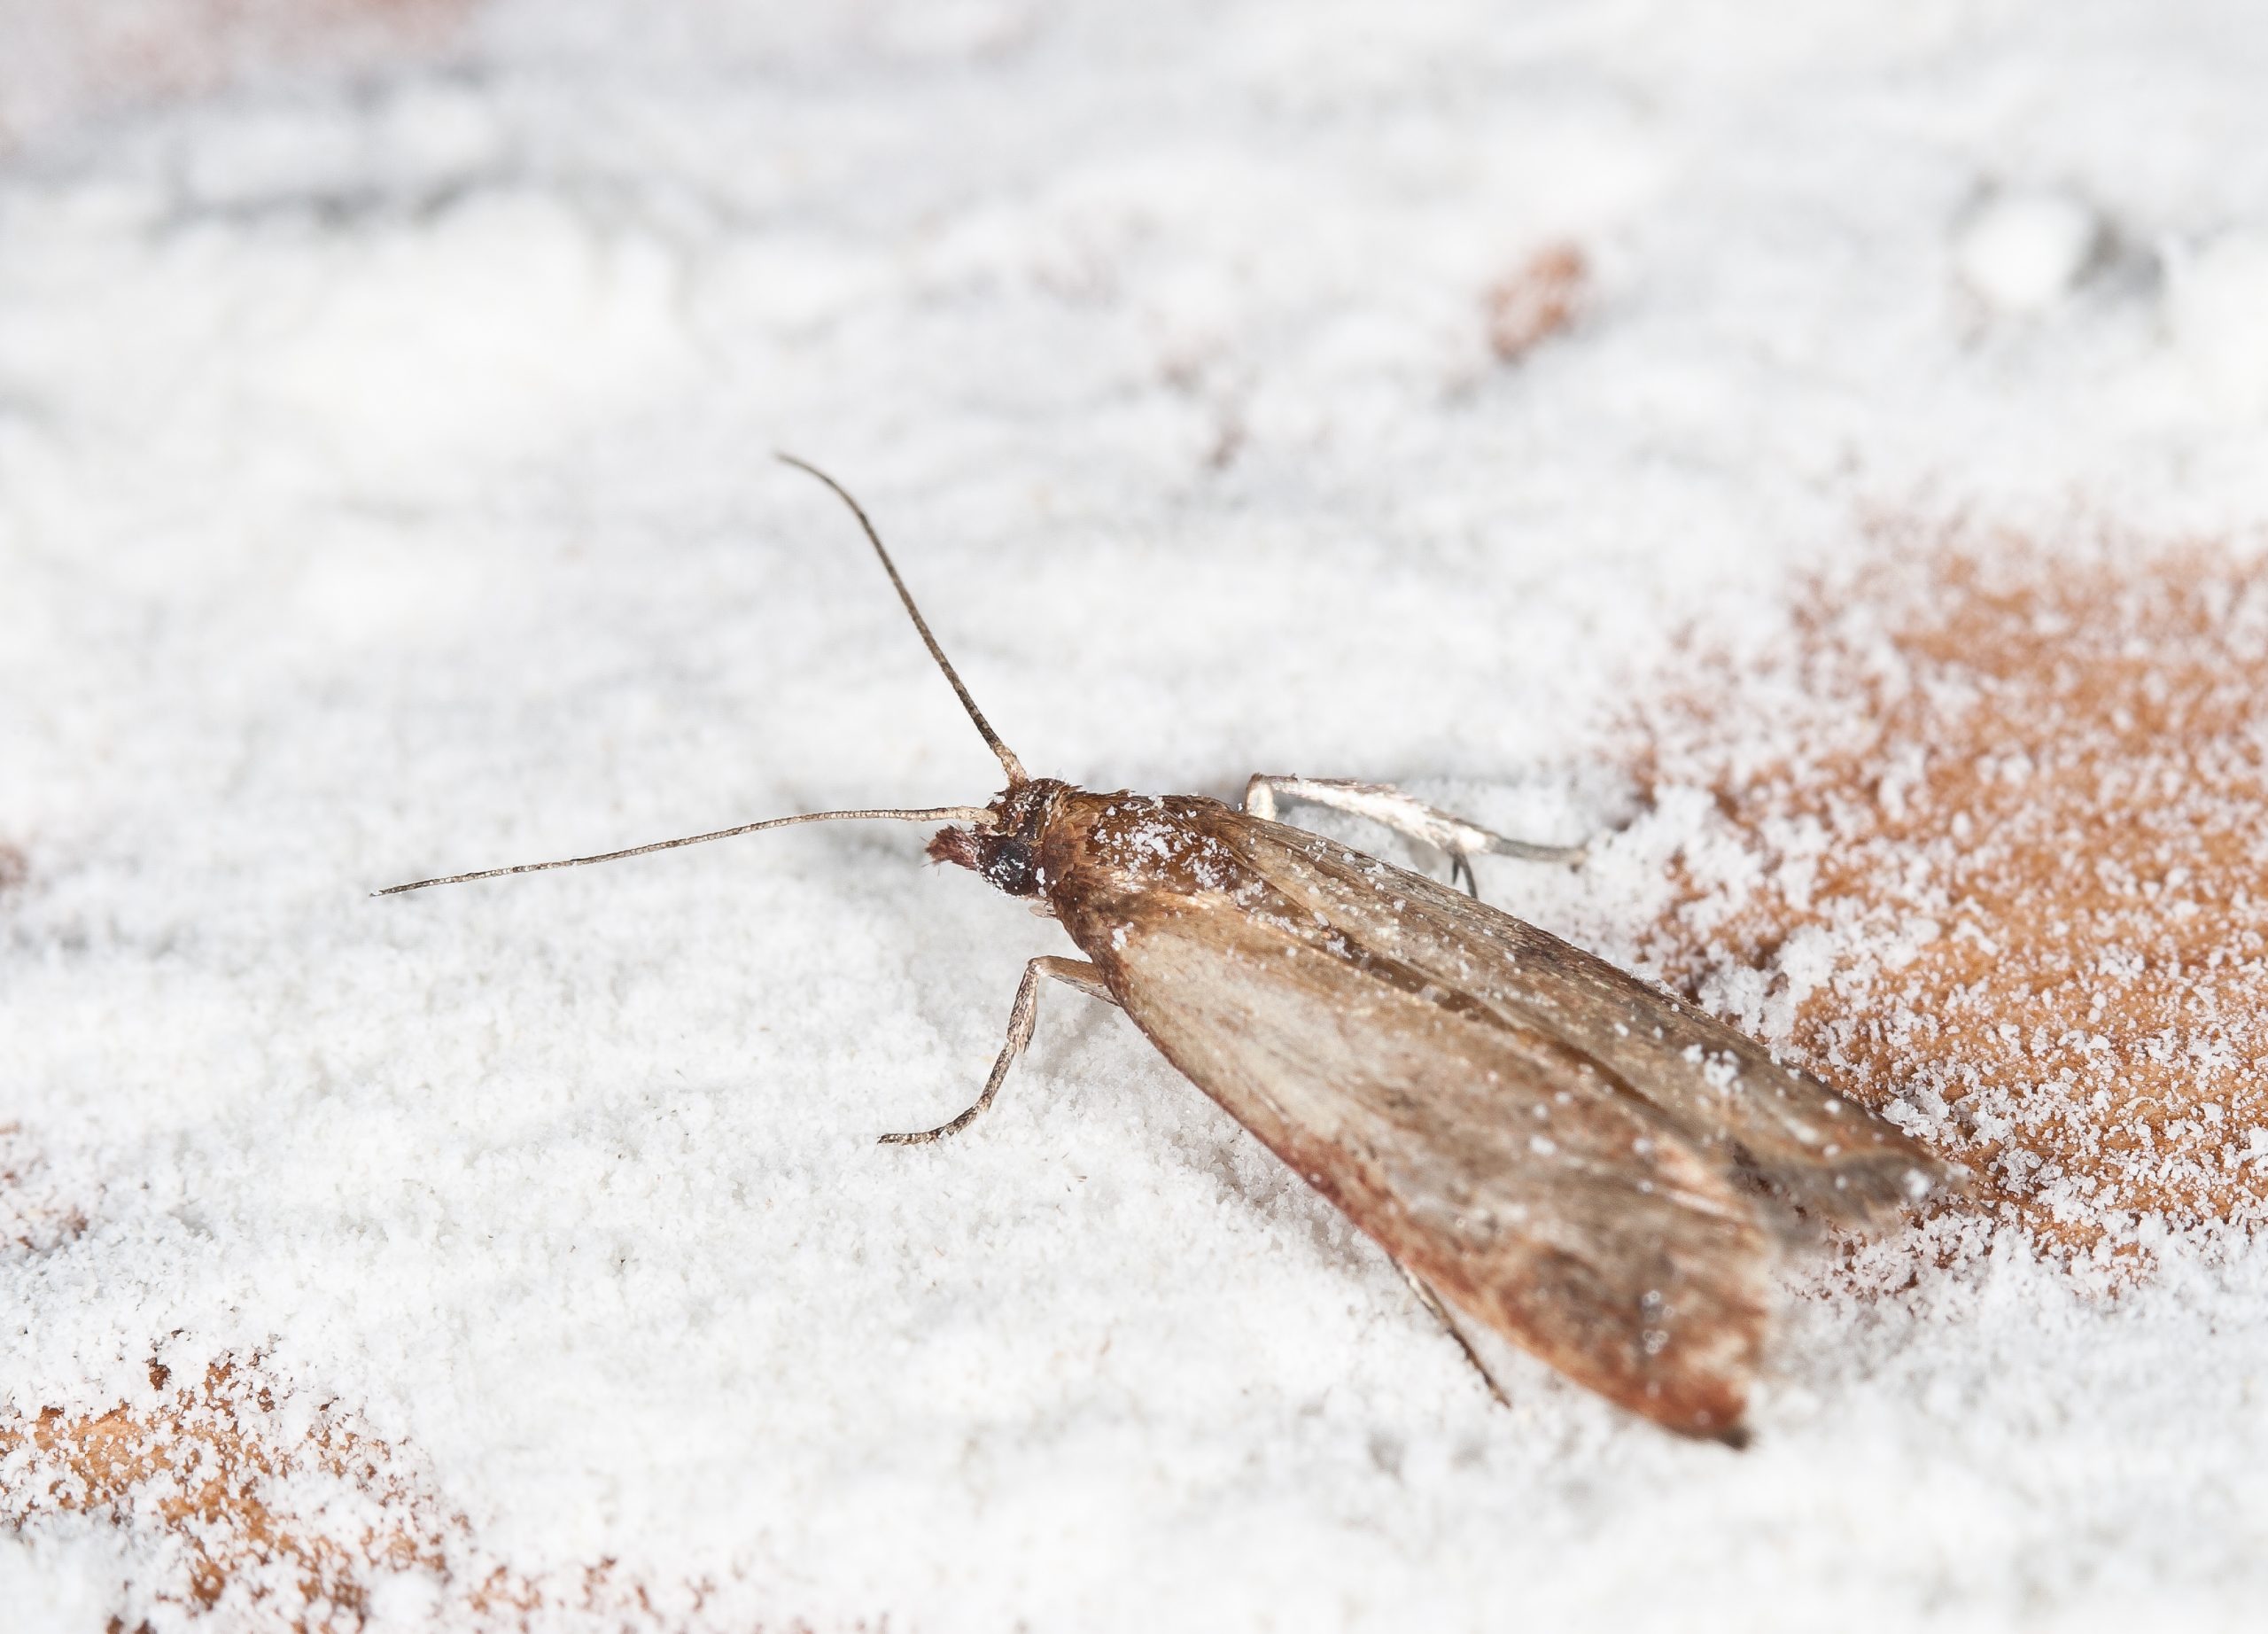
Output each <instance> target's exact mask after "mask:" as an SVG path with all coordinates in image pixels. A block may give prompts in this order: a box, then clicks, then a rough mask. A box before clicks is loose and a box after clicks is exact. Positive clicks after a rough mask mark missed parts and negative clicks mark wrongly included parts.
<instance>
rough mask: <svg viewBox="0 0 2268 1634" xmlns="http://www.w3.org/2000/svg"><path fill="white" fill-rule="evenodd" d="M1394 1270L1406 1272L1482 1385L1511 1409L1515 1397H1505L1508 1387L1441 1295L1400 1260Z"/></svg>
mask: <svg viewBox="0 0 2268 1634" xmlns="http://www.w3.org/2000/svg"><path fill="white" fill-rule="evenodd" d="M1394 1269H1395V1270H1396V1271H1398V1272H1401V1273H1402V1280H1403V1281H1404V1282H1407V1283H1408V1284H1410V1292H1411V1293H1413V1294H1415V1295H1417V1303H1419V1304H1421V1305H1423V1306H1425V1309H1426V1310H1428V1311H1432V1312H1433V1317H1434V1319H1435V1320H1437V1321H1438V1322H1440V1323H1441V1326H1442V1327H1444V1328H1446V1329H1448V1330H1449V1337H1450V1338H1452V1339H1454V1340H1456V1348H1457V1349H1458V1350H1462V1351H1464V1359H1465V1360H1466V1361H1468V1362H1471V1363H1472V1371H1473V1372H1475V1373H1479V1374H1480V1382H1481V1383H1483V1384H1485V1385H1487V1387H1488V1394H1490V1395H1491V1396H1493V1397H1495V1398H1496V1404H1497V1405H1498V1406H1500V1407H1509V1406H1511V1404H1512V1398H1511V1397H1509V1396H1507V1395H1505V1394H1504V1387H1503V1385H1501V1384H1499V1383H1497V1382H1496V1375H1495V1373H1490V1372H1489V1371H1488V1364H1487V1363H1486V1362H1484V1361H1482V1360H1481V1359H1480V1351H1478V1350H1474V1349H1473V1348H1472V1340H1470V1339H1468V1338H1466V1337H1465V1336H1464V1328H1463V1327H1460V1326H1459V1325H1458V1323H1457V1319H1456V1317H1454V1316H1452V1315H1450V1314H1449V1306H1448V1305H1447V1304H1445V1303H1442V1301H1441V1296H1440V1295H1439V1294H1436V1293H1435V1292H1433V1289H1432V1288H1429V1287H1427V1286H1426V1284H1425V1280H1424V1279H1422V1278H1421V1277H1419V1276H1418V1274H1417V1272H1414V1271H1412V1270H1410V1267H1409V1266H1407V1265H1405V1264H1402V1262H1401V1261H1400V1260H1395V1261H1394Z"/></svg>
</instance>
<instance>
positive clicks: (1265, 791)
mask: <svg viewBox="0 0 2268 1634" xmlns="http://www.w3.org/2000/svg"><path fill="white" fill-rule="evenodd" d="M1279 799H1285V800H1305V801H1306V802H1308V804H1309V805H1327V806H1330V807H1331V808H1332V810H1334V811H1341V812H1347V813H1351V814H1352V815H1354V816H1356V817H1367V818H1369V819H1370V820H1371V821H1372V822H1377V823H1383V824H1385V825H1386V827H1387V828H1389V829H1393V830H1394V832H1395V833H1397V834H1401V835H1406V836H1409V837H1410V839H1413V840H1418V841H1422V842H1423V843H1425V844H1428V845H1431V846H1433V847H1434V848H1435V849H1436V850H1439V851H1441V852H1445V853H1447V855H1448V857H1449V880H1450V883H1453V884H1458V885H1462V886H1464V889H1465V890H1466V891H1467V892H1469V893H1470V894H1471V895H1472V896H1475V897H1478V896H1479V895H1480V881H1479V880H1477V879H1475V878H1474V877H1473V873H1472V859H1473V858H1474V857H1475V856H1477V855H1479V854H1480V852H1493V853H1495V855H1497V856H1500V857H1518V858H1521V859H1523V860H1526V861H1529V862H1560V863H1565V864H1567V865H1568V866H1570V867H1573V865H1575V864H1577V863H1579V862H1581V861H1582V860H1583V847H1582V846H1581V845H1540V844H1536V843H1535V842H1534V841H1532V840H1516V839H1513V838H1511V836H1507V835H1503V834H1498V833H1497V832H1495V830H1494V829H1484V828H1482V827H1481V826H1480V824H1479V823H1477V822H1471V821H1467V820H1466V819H1464V818H1463V817H1459V816H1457V815H1456V813H1453V812H1445V811H1443V810H1441V807H1439V806H1437V805H1427V804H1426V803H1425V801H1423V800H1421V799H1419V798H1417V796H1415V795H1413V794H1409V793H1405V792H1404V791H1403V790H1400V789H1397V788H1395V787H1394V785H1393V784H1392V783H1363V782H1354V781H1352V780H1350V779H1348V778H1342V777H1277V776H1270V775H1267V774H1258V775H1255V776H1254V778H1253V779H1252V781H1251V782H1248V783H1247V784H1246V785H1245V789H1244V809H1245V810H1246V811H1247V812H1248V813H1251V814H1252V815H1253V816H1254V817H1260V818H1266V819H1270V820H1272V819H1273V818H1274V817H1275V815H1276V803H1277V801H1278V800H1279Z"/></svg>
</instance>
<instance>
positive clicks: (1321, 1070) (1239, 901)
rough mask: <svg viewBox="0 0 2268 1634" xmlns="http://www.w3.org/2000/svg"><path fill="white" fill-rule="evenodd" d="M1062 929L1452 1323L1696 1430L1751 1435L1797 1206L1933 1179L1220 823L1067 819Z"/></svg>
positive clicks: (1878, 1205)
mask: <svg viewBox="0 0 2268 1634" xmlns="http://www.w3.org/2000/svg"><path fill="white" fill-rule="evenodd" d="M1048 826H1049V833H1048V836H1047V839H1046V841H1045V844H1044V854H1043V859H1042V860H1043V866H1044V872H1045V878H1046V882H1047V883H1046V890H1047V894H1048V896H1049V899H1050V900H1051V902H1052V905H1053V906H1054V907H1055V910H1056V912H1057V914H1058V915H1059V916H1060V918H1061V920H1062V922H1063V923H1064V926H1065V928H1066V929H1067V930H1068V931H1069V932H1070V934H1071V936H1072V938H1073V939H1074V940H1075V941H1076V942H1077V943H1078V944H1079V945H1080V947H1081V948H1082V949H1083V950H1084V952H1085V953H1086V954H1087V956H1088V957H1089V958H1090V959H1091V960H1092V961H1094V962H1095V963H1096V964H1097V965H1098V966H1099V968H1100V969H1101V970H1102V972H1103V975H1104V977H1105V979H1106V980H1107V982H1108V983H1109V985H1110V988H1111V991H1112V992H1113V993H1114V994H1115V996H1116V997H1117V999H1118V1000H1119V1002H1120V1003H1121V1004H1122V1005H1123V1006H1124V1007H1125V1008H1126V1011H1127V1013H1128V1014H1129V1015H1131V1016H1132V1017H1133V1018H1134V1021H1135V1022H1136V1023H1137V1024H1138V1025H1139V1026H1140V1027H1141V1029H1142V1030H1143V1031H1144V1032H1146V1034H1148V1035H1149V1037H1150V1039H1152V1040H1153V1042H1154V1043H1155V1044H1156V1045H1157V1046H1158V1047H1159V1048H1160V1049H1161V1050H1162V1051H1163V1052H1164V1053H1165V1054H1166V1056H1167V1057H1168V1059H1169V1060H1170V1061H1172V1062H1173V1063H1174V1065H1175V1066H1177V1068H1179V1069H1180V1070H1182V1072H1183V1073H1184V1074H1185V1075H1186V1076H1187V1077H1188V1078H1190V1079H1191V1080H1192V1082H1194V1083H1195V1084H1197V1085H1199V1086H1200V1088H1202V1089H1203V1090H1205V1091H1206V1093H1208V1094H1210V1095H1211V1096H1212V1097H1213V1098H1214V1099H1215V1100H1216V1101H1219V1102H1220V1103H1221V1104H1222V1106H1223V1107H1224V1108H1226V1109H1228V1111H1229V1112H1230V1113H1231V1115H1232V1116H1233V1117H1236V1119H1237V1120H1238V1121H1239V1123H1241V1124H1244V1125H1245V1126H1246V1127H1247V1129H1250V1130H1251V1131H1252V1132H1254V1134H1256V1135H1258V1136H1259V1137H1260V1138H1261V1140H1263V1141H1265V1142H1266V1143H1267V1145H1268V1146H1269V1147H1270V1148H1271V1149H1273V1150H1274V1151H1275V1152H1276V1153H1277V1154H1278V1155H1279V1156H1281V1157H1282V1158H1283V1159H1284V1160H1285V1162H1286V1163H1290V1164H1291V1165H1292V1166H1293V1168H1294V1169H1295V1170H1297V1171H1299V1172H1300V1173H1301V1174H1302V1175H1304V1176H1305V1177H1306V1178H1307V1179H1309V1182H1310V1183H1311V1184H1313V1185H1314V1186H1315V1187H1317V1190H1319V1191H1321V1192H1322V1193H1323V1194H1324V1195H1325V1196H1327V1197H1329V1198H1330V1199H1331V1200H1332V1202H1334V1203H1336V1204H1337V1205H1338V1206H1339V1207H1340V1209H1342V1210H1345V1211H1346V1213H1347V1214H1348V1217H1349V1218H1352V1219H1353V1220H1354V1221H1355V1224H1356V1225H1360V1226H1361V1227H1362V1228H1363V1230H1364V1231H1365V1232H1367V1233H1370V1234H1371V1236H1372V1237H1374V1238H1376V1239H1377V1240H1378V1241H1379V1242H1380V1243H1381V1244H1382V1245H1383V1246H1384V1247H1385V1248H1386V1251H1387V1252H1388V1253H1390V1254H1392V1255H1393V1256H1394V1258H1395V1259H1397V1260H1399V1261H1401V1262H1402V1264H1404V1265H1406V1266H1408V1267H1409V1268H1410V1270H1411V1271H1413V1272H1417V1274H1418V1275H1419V1276H1420V1277H1422V1278H1423V1279H1424V1280H1425V1281H1427V1282H1429V1283H1431V1284H1432V1285H1433V1287H1434V1288H1436V1289H1437V1290H1438V1291H1439V1292H1440V1293H1441V1295H1442V1296H1443V1297H1445V1298H1446V1299H1448V1300H1449V1302H1450V1303H1452V1304H1454V1305H1455V1306H1456V1307H1457V1308H1458V1309H1459V1310H1461V1311H1464V1312H1465V1313H1466V1314H1468V1315H1469V1316H1472V1317H1473V1318H1475V1319H1479V1320H1480V1321H1482V1322H1485V1323H1487V1325H1488V1326H1489V1327H1492V1328H1494V1329H1495V1331H1496V1332H1498V1333H1499V1334H1503V1336H1504V1337H1505V1338H1507V1339H1509V1340H1511V1341H1512V1342H1514V1343H1516V1344H1518V1345H1520V1346H1522V1347H1523V1348H1524V1349H1526V1350H1529V1351H1531V1352H1533V1353H1534V1355H1536V1356H1538V1357H1540V1358H1542V1359H1543V1360H1545V1361H1547V1362H1549V1363H1550V1364H1551V1365H1552V1366H1555V1367H1557V1368H1558V1369H1559V1370H1560V1371H1561V1372H1563V1373H1566V1374H1567V1375H1568V1376H1569V1377H1571V1378H1573V1379H1574V1380H1576V1381H1578V1382H1580V1383H1581V1384H1584V1385H1586V1386H1588V1388H1590V1389H1594V1390H1596V1391H1598V1392H1599V1393H1600V1394H1601V1395H1604V1396H1605V1397H1608V1398H1609V1399H1610V1400H1612V1401H1614V1402H1617V1403H1619V1404H1621V1405H1623V1406H1625V1407H1627V1408H1629V1409H1630V1410H1631V1411H1633V1412H1638V1413H1642V1414H1643V1415H1644V1416H1646V1417H1647V1418H1650V1419H1652V1420H1655V1421H1656V1422H1658V1423H1660V1424H1662V1425H1664V1426H1666V1427H1667V1428H1671V1429H1674V1430H1677V1431H1680V1432H1682V1433H1684V1434H1687V1435H1697V1436H1721V1437H1727V1438H1731V1437H1733V1436H1736V1434H1737V1431H1738V1428H1739V1424H1740V1420H1741V1418H1742V1415H1743V1413H1744V1411H1745V1408H1746V1404H1747V1397H1748V1390H1749V1388H1750V1385H1751V1382H1752V1381H1753V1380H1754V1377H1755V1374H1756V1371H1757V1366H1758V1363H1759V1357H1760V1354H1761V1350H1762V1347H1763V1342H1764V1337H1765V1332H1766V1329H1767V1325H1768V1322H1769V1313H1770V1288H1769V1269H1770V1264H1771V1261H1772V1257H1773V1254H1774V1251H1775V1247H1776V1244H1777V1240H1778V1238H1779V1236H1780V1234H1781V1230H1782V1227H1783V1225H1784V1219H1783V1215H1784V1204H1783V1203H1782V1202H1778V1201H1775V1198H1774V1197H1773V1196H1771V1195H1769V1194H1767V1193H1766V1192H1764V1191H1762V1190H1759V1187H1757V1186H1755V1185H1753V1184H1747V1183H1744V1177H1745V1178H1746V1179H1760V1180H1762V1181H1764V1182H1766V1183H1767V1186H1768V1187H1772V1188H1775V1190H1776V1191H1777V1192H1778V1194H1780V1196H1781V1197H1783V1198H1785V1199H1789V1200H1792V1201H1793V1202H1798V1203H1800V1204H1802V1205H1803V1206H1804V1207H1806V1209H1808V1210H1811V1211H1813V1212H1815V1213H1818V1214H1821V1215H1823V1216H1825V1217H1827V1218H1830V1219H1833V1220H1837V1221H1839V1222H1842V1223H1846V1224H1864V1223H1868V1222H1869V1221H1871V1220H1874V1219H1876V1218H1880V1217H1882V1216H1884V1214H1886V1213H1888V1212H1890V1211H1891V1210H1893V1209H1894V1208H1895V1207H1896V1205H1897V1204H1899V1203H1900V1202H1907V1201H1909V1200H1911V1199H1912V1198H1913V1197H1914V1196H1915V1195H1917V1194H1919V1193H1920V1192H1921V1191H1922V1190H1926V1189H1927V1188H1928V1187H1930V1185H1933V1184H1935V1183H1938V1181H1939V1180H1940V1179H1942V1178H1943V1171H1942V1170H1941V1169H1940V1167H1939V1166H1938V1163H1936V1161H1935V1160H1934V1159H1932V1158H1930V1156H1929V1155H1926V1154H1924V1153H1923V1152H1922V1151H1921V1150H1919V1149H1918V1148H1915V1147H1914V1146H1913V1145H1912V1144H1911V1143H1910V1142H1908V1141H1907V1140H1906V1139H1905V1137H1904V1136H1902V1135H1900V1134H1899V1132H1897V1131H1896V1130H1894V1129H1892V1128H1891V1126H1890V1125H1888V1124H1884V1123H1883V1122H1882V1121H1881V1120H1880V1119H1878V1118H1876V1117H1874V1116H1873V1115H1872V1114H1870V1113H1868V1112H1866V1111H1865V1110H1864V1109H1861V1108H1860V1107H1858V1106H1857V1105H1855V1104H1854V1103H1851V1102H1847V1101H1843V1100H1842V1099H1841V1098H1839V1097H1837V1096H1836V1095H1835V1094H1834V1093H1832V1092H1831V1091H1829V1090H1828V1089H1827V1088H1826V1087H1825V1086H1824V1085H1821V1084H1819V1083H1818V1082H1817V1081H1816V1080H1814V1079H1812V1078H1806V1077H1805V1076H1803V1075H1801V1074H1798V1073H1795V1072H1792V1071H1790V1070H1786V1069H1784V1068H1781V1067H1778V1066H1775V1065H1774V1064H1773V1062H1771V1060H1770V1058H1769V1056H1768V1055H1767V1053H1766V1052H1765V1051H1764V1050H1763V1049H1762V1048H1761V1047H1759V1046H1758V1045H1756V1044H1755V1043H1754V1042H1752V1041H1751V1040H1750V1039H1746V1038H1744V1037H1743V1036H1742V1035H1740V1034H1738V1033H1736V1032H1734V1031H1731V1030H1730V1029H1729V1028H1727V1027H1725V1026H1723V1025H1722V1024H1721V1023H1718V1022H1716V1021H1714V1020H1713V1019H1711V1018H1710V1017H1708V1016H1706V1015H1702V1014H1701V1013H1700V1012H1698V1011H1696V1010H1694V1009H1692V1008H1690V1007H1688V1006H1685V1005H1682V1004H1680V1003H1678V1002H1677V1001H1676V1000H1673V999H1670V998H1668V997H1667V996H1666V995H1664V994H1662V993H1660V992H1657V991H1656V990H1655V989H1653V988H1651V987H1649V986H1647V985H1646V984H1643V983H1642V982H1639V981H1637V980H1636V979H1635V978H1634V977H1630V976H1628V975H1627V974H1625V973H1623V972H1622V971H1619V970H1618V969H1614V967H1612V966H1611V965H1608V964H1606V963H1605V962H1604V961H1601V960H1598V959H1596V958H1594V957H1592V956H1591V955H1589V954H1588V953H1583V952H1582V951H1581V950H1580V949H1578V948H1575V947H1573V946H1570V945H1568V944H1566V943H1565V942H1562V941H1560V940H1558V939H1557V938H1554V937H1551V936H1550V935H1548V934H1546V933H1545V932H1543V931H1541V930H1536V929H1535V928H1534V927H1533V926H1531V925H1526V924H1524V923H1522V922H1520V921H1518V920H1516V919H1514V918H1512V917H1511V916H1510V915H1509V914H1502V913H1499V912H1497V911H1496V910H1495V909H1494V908H1491V907H1488V906H1486V905H1485V904H1482V903H1479V902H1475V901H1473V900H1472V899H1470V898H1468V897H1465V896H1464V895H1462V894H1460V893H1458V892H1456V891H1451V890H1449V889H1447V888H1446V887H1443V886H1441V885H1437V884H1435V883H1433V882H1432V881H1430V880H1427V879H1425V878H1423V877H1421V876H1419V875H1414V874H1410V873H1409V872H1407V871H1405V870H1402V869H1400V868H1392V867H1389V866H1388V865H1386V864H1385V863H1382V862H1379V861H1378V860H1376V859H1374V858H1371V857H1366V856H1363V855H1362V854H1361V853H1359V852H1354V851H1350V850H1348V848H1347V847H1345V846H1342V845H1339V844H1333V843H1332V842H1330V841H1327V840H1324V839H1322V838H1320V837H1319V836H1314V835H1311V834H1308V833H1306V832H1304V831H1302V830H1300V829H1290V828H1286V827H1284V826H1283V825H1281V824H1278V823H1273V822H1267V821H1261V820H1259V819H1256V818H1253V817H1248V816H1246V815H1244V814H1243V813H1239V812H1236V811H1233V810H1231V809H1230V808H1229V807H1227V806H1224V805H1220V804H1219V803H1218V802H1216V801H1212V800H1208V799H1202V798H1196V797H1169V798H1163V799H1156V798H1143V797H1137V796H1130V795H1124V794H1120V795H1091V794H1085V793H1076V794H1071V795H1069V796H1068V798H1067V800H1066V808H1065V809H1064V810H1063V811H1062V812H1061V813H1060V814H1059V816H1058V818H1057V820H1056V821H1052V822H1051V823H1050V824H1049V825H1048Z"/></svg>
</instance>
